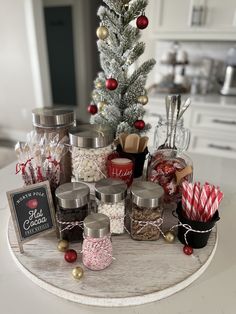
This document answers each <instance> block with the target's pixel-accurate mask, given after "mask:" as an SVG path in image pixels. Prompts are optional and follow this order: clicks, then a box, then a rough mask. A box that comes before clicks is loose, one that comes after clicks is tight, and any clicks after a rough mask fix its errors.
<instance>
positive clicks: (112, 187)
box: [95, 178, 127, 203]
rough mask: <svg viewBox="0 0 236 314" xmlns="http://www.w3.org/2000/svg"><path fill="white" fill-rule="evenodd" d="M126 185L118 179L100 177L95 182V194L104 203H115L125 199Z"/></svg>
mask: <svg viewBox="0 0 236 314" xmlns="http://www.w3.org/2000/svg"><path fill="white" fill-rule="evenodd" d="M126 195H127V185H126V183H125V182H124V181H122V180H120V179H117V180H116V179H111V178H108V179H102V180H100V181H98V182H97V183H96V184H95V196H96V198H97V199H99V200H100V201H102V202H105V203H117V202H120V201H122V200H124V199H125V197H126Z"/></svg>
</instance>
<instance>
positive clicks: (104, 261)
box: [82, 213, 112, 270]
mask: <svg viewBox="0 0 236 314" xmlns="http://www.w3.org/2000/svg"><path fill="white" fill-rule="evenodd" d="M82 261H83V264H84V266H86V267H87V268H89V269H91V270H102V269H105V268H106V267H108V266H109V265H110V264H111V262H112V243H111V233H110V221H109V218H108V217H107V216H106V215H103V214H99V213H96V214H91V215H89V216H87V217H86V218H85V219H84V241H83V245H82Z"/></svg>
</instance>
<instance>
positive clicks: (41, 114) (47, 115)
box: [32, 108, 75, 127]
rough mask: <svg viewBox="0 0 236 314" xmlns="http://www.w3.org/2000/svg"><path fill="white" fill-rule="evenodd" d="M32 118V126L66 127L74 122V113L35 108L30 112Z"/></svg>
mask: <svg viewBox="0 0 236 314" xmlns="http://www.w3.org/2000/svg"><path fill="white" fill-rule="evenodd" d="M32 118H33V125H34V126H39V127H57V126H66V125H69V124H72V123H73V122H74V121H75V113H74V111H73V110H65V109H52V108H37V109H34V110H32Z"/></svg>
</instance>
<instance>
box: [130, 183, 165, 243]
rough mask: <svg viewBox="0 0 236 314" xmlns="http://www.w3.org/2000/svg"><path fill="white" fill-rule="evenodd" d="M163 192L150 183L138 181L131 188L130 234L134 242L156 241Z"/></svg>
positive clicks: (158, 233) (158, 234)
mask: <svg viewBox="0 0 236 314" xmlns="http://www.w3.org/2000/svg"><path fill="white" fill-rule="evenodd" d="M163 194H164V191H163V189H162V187H161V186H158V185H156V184H155V183H152V182H147V181H139V182H135V183H134V184H133V185H132V187H131V198H132V209H131V215H130V234H131V237H132V238H133V239H134V240H157V239H158V238H159V236H160V227H161V224H162V212H163V207H162V199H163Z"/></svg>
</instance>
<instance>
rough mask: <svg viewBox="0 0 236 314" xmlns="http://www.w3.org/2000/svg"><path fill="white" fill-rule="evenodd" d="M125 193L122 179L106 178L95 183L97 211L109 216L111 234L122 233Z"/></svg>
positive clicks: (125, 189)
mask: <svg viewBox="0 0 236 314" xmlns="http://www.w3.org/2000/svg"><path fill="white" fill-rule="evenodd" d="M126 195H127V185H126V183H125V182H124V181H122V180H119V179H110V178H108V179H102V180H100V181H99V182H97V183H96V184H95V196H96V200H97V204H98V207H97V211H98V213H102V214H105V215H107V216H108V217H109V219H110V231H111V233H112V234H121V233H124V219H125V198H126Z"/></svg>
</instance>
